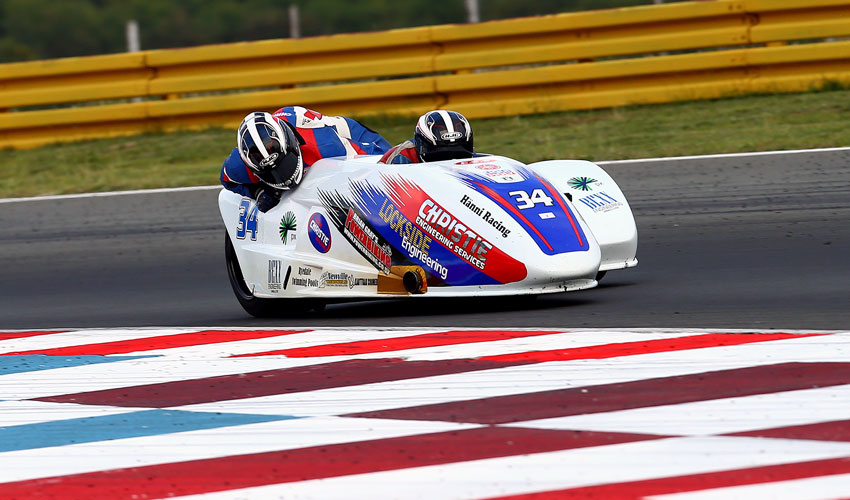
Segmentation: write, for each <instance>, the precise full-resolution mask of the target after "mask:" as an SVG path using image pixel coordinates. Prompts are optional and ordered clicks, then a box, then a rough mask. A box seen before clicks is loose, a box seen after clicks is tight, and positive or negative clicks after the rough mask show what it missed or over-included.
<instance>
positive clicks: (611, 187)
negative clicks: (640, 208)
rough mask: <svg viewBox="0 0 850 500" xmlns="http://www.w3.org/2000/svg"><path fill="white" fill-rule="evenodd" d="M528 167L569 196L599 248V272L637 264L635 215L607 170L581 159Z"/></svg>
mask: <svg viewBox="0 0 850 500" xmlns="http://www.w3.org/2000/svg"><path fill="white" fill-rule="evenodd" d="M528 168H530V169H533V170H534V171H535V172H538V173H540V174H541V175H542V176H543V177H546V178H547V179H548V180H549V182H551V183H552V184H554V185H555V187H557V188H558V190H559V191H560V192H562V193H564V194H569V195H570V197H571V199H572V204H573V206H575V207H576V209H577V210H578V213H579V214H580V215H581V217H582V218H583V219H584V220H585V222H586V223H587V224H589V225H590V227H591V228H592V230H593V235H594V236H595V237H596V241H597V242H598V243H599V246H600V248H601V250H602V263H601V264H600V266H599V270H600V271H610V270H613V269H624V268H627V267H634V266H636V265H637V259H636V258H635V255H636V254H637V226H636V225H635V218H634V216H633V215H632V210H631V208H630V207H629V202H628V201H626V196H625V195H624V194H623V192H622V191H621V190H620V187H619V186H618V185H617V183H616V182H614V179H612V178H611V176H610V175H608V173H607V172H605V171H604V170H602V169H601V168H600V167H599V166H598V165H596V164H595V163H591V162H589V161H581V160H551V161H541V162H538V163H532V164H530V165H529V166H528Z"/></svg>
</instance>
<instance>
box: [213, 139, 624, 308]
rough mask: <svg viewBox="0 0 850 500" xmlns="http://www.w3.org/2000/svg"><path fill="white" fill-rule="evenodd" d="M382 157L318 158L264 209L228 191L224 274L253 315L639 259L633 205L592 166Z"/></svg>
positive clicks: (474, 286)
mask: <svg viewBox="0 0 850 500" xmlns="http://www.w3.org/2000/svg"><path fill="white" fill-rule="evenodd" d="M377 160H378V157H377V156H362V157H357V158H353V159H344V158H337V159H333V158H332V159H323V160H320V161H318V162H316V163H315V164H314V165H313V166H311V167H310V168H309V169H307V172H306V173H305V176H304V180H303V181H302V183H301V185H300V186H299V187H298V188H297V189H296V190H293V191H291V192H285V193H284V195H283V197H282V199H281V202H280V203H279V204H278V205H277V206H276V207H275V208H273V209H272V210H270V211H268V212H266V213H262V212H259V211H258V210H257V207H256V203H255V202H254V201H253V200H251V199H249V198H245V197H242V196H240V195H238V194H236V193H233V192H230V191H227V190H222V191H221V193H220V195H219V208H220V210H221V216H222V219H223V220H224V224H225V226H226V228H227V237H226V241H225V244H226V256H227V265H228V274H229V276H230V280H231V284H232V286H233V288H234V292H235V293H236V296H237V298H238V299H239V302H240V303H241V304H242V305H243V307H245V309H246V310H247V311H248V312H249V313H251V314H254V315H267V314H271V313H273V312H274V310H275V308H276V307H277V306H279V305H280V300H276V299H313V302H316V301H333V300H338V299H350V298H379V297H382V296H388V295H393V296H410V297H416V296H423V295H426V296H485V295H519V294H543V293H553V292H562V291H570V290H581V289H585V288H590V287H593V286H596V284H597V281H596V277H597V276H599V275H600V274H601V273H604V272H605V271H609V270H614V269H623V268H627V267H632V266H634V265H636V264H637V259H636V258H635V253H636V251H637V229H636V226H635V221H634V217H633V215H632V212H631V209H630V208H629V205H628V203H627V202H626V199H625V196H624V195H623V192H622V191H621V190H620V188H619V187H618V186H617V184H616V183H615V182H614V180H613V179H612V178H611V177H610V176H609V175H608V174H607V173H606V172H605V171H604V170H602V169H601V168H599V167H598V166H597V165H595V164H593V163H590V162H586V161H574V160H559V161H544V162H539V163H534V164H530V165H524V164H522V163H520V162H517V161H515V160H512V159H510V158H506V157H502V156H481V157H476V158H471V159H464V160H450V161H442V162H435V163H424V164H412V165H384V164H378V163H376V162H377ZM292 303H293V301H287V307H289V306H290V305H291V304H292Z"/></svg>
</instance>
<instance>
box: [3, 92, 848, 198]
mask: <svg viewBox="0 0 850 500" xmlns="http://www.w3.org/2000/svg"><path fill="white" fill-rule="evenodd" d="M271 107H274V106H270V109H271ZM320 111H321V110H320ZM364 121H365V122H366V124H367V125H369V126H370V127H372V128H373V129H375V130H377V131H379V132H381V133H382V134H383V135H384V137H386V138H387V140H389V141H390V142H391V143H393V144H396V143H398V142H401V141H403V140H405V139H407V138H409V137H410V136H411V135H412V131H413V125H414V120H413V119H401V118H397V117H378V118H371V119H366V120H364ZM472 126H473V129H474V130H475V144H476V150H478V151H481V152H488V153H496V154H501V155H505V156H510V157H513V158H516V159H518V160H521V161H524V162H533V161H538V160H546V159H556V158H581V159H588V160H593V161H601V160H618V159H626V158H646V157H659V156H678V155H699V154H712V153H733V152H745V151H763V150H779V149H801V148H820V147H836V146H850V90H847V89H842V88H838V89H834V90H827V91H819V92H810V93H805V94H784V95H760V96H749V97H737V98H730V99H723V100H714V101H692V102H683V103H672V104H661V105H651V106H635V107H627V108H614V109H606V110H595V111H574V112H564V113H551V114H543V115H530V116H517V117H509V118H493V119H480V120H473V121H472ZM234 136H235V133H234V131H233V130H222V129H209V130H205V131H200V132H180V133H172V134H145V135H139V136H133V137H126V138H118V139H103V140H92V141H85V142H77V143H71V144H64V145H54V146H47V147H42V148H38V149H33V150H23V151H12V150H2V151H0V179H2V182H0V198H7V197H20V196H38V195H49V194H64V193H82V192H95V191H114V190H126V189H144V188H157V187H177V186H197V185H211V184H216V183H217V182H218V175H219V169H220V168H221V163H222V161H223V160H224V158H225V157H226V156H227V155H228V154H229V153H230V150H231V149H232V148H233V146H234V142H235V137H234Z"/></svg>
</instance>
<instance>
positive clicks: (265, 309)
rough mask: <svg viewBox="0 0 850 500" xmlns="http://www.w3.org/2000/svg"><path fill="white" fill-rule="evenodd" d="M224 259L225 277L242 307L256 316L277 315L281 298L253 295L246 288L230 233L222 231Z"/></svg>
mask: <svg viewBox="0 0 850 500" xmlns="http://www.w3.org/2000/svg"><path fill="white" fill-rule="evenodd" d="M224 259H225V262H226V263H227V277H228V279H230V286H231V287H232V288H233V293H234V294H235V295H236V300H238V301H239V305H241V306H242V309H245V312H247V313H248V314H250V315H251V316H255V317H257V318H269V317H274V316H275V315H279V314H280V309H281V308H280V306H281V305H282V304H281V300H279V299H278V300H275V299H262V298H259V297H254V294H253V292H252V291H251V290H249V289H248V285H247V284H246V283H245V278H244V277H243V276H242V269H241V268H240V267H239V260H237V258H236V251H235V250H234V249H233V243H231V242H230V235H228V234H227V232H226V231H225V233H224Z"/></svg>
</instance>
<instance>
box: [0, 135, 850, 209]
mask: <svg viewBox="0 0 850 500" xmlns="http://www.w3.org/2000/svg"><path fill="white" fill-rule="evenodd" d="M830 151H850V147H840V148H817V149H791V150H785V151H782V150H779V151H754V152H750V153H720V154H712V155H696V156H670V157H666V158H635V159H631V160H607V161H597V162H594V163H596V164H597V165H621V164H628V163H649V162H659V161H685V160H705V159H712V158H740V157H747V156H767V155H784V154H798V153H825V152H830ZM213 189H222V186H221V185H220V184H216V185H213V186H191V187H179V188H157V189H135V190H131V191H108V192H104V193H79V194H58V195H51V196H32V197H27V198H0V203H17V202H21V201H49V200H68V199H74V198H97V197H103V196H122V195H131V194H156V193H177V192H181V191H205V190H213Z"/></svg>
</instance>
